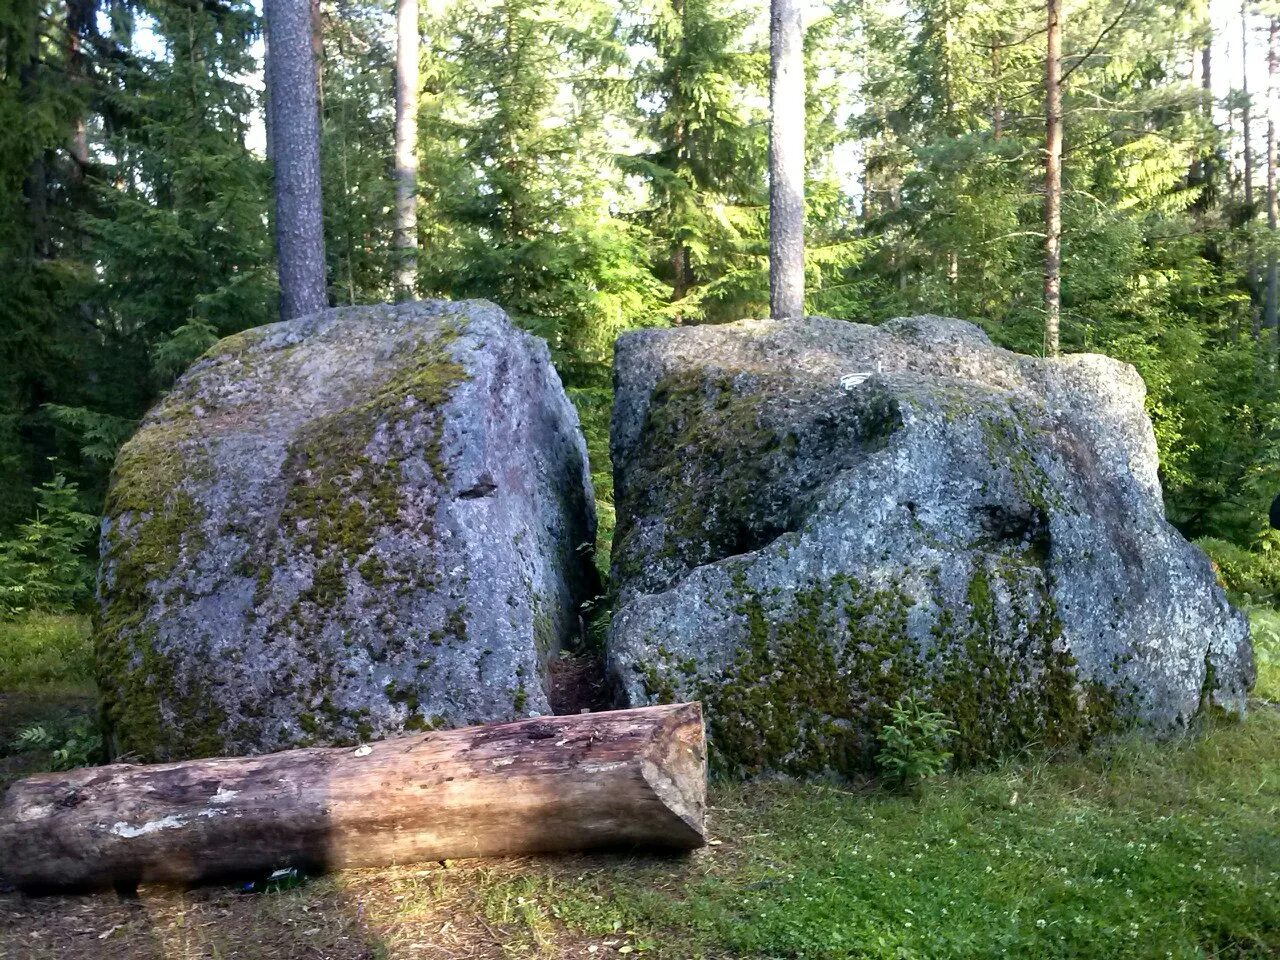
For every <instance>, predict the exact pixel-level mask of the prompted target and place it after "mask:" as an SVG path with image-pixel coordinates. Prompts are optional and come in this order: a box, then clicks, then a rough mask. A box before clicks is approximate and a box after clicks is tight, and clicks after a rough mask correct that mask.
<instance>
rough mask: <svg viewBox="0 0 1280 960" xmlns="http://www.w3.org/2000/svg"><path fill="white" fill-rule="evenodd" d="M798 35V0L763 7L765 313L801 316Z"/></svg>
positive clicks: (801, 82) (801, 56)
mask: <svg viewBox="0 0 1280 960" xmlns="http://www.w3.org/2000/svg"><path fill="white" fill-rule="evenodd" d="M804 108H805V102H804V31H803V28H802V26H801V20H800V4H799V2H798V0H770V5H769V310H770V313H771V315H772V316H773V317H774V318H775V319H777V320H798V319H800V318H801V317H803V316H804V169H805V162H804Z"/></svg>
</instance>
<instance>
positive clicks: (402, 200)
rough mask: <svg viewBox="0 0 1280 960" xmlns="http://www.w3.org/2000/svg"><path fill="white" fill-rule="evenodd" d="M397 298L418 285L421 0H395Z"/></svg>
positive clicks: (407, 297) (407, 296) (406, 297)
mask: <svg viewBox="0 0 1280 960" xmlns="http://www.w3.org/2000/svg"><path fill="white" fill-rule="evenodd" d="M395 182H396V221H395V244H396V256H397V261H396V298H397V299H404V300H412V299H413V295H414V291H415V290H416V289H417V286H418V209H417V194H418V0H396V143H395Z"/></svg>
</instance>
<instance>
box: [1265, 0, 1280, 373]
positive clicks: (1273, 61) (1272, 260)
mask: <svg viewBox="0 0 1280 960" xmlns="http://www.w3.org/2000/svg"><path fill="white" fill-rule="evenodd" d="M1277 43H1280V19H1277V18H1275V17H1272V18H1271V21H1270V24H1269V26H1268V29H1267V232H1268V235H1269V237H1270V240H1271V243H1270V245H1269V246H1270V249H1269V250H1268V252H1267V299H1266V313H1265V314H1264V316H1263V326H1265V327H1266V329H1267V334H1268V338H1269V339H1268V342H1267V345H1266V348H1267V350H1268V352H1273V351H1274V350H1275V348H1276V344H1275V338H1276V313H1277V295H1278V294H1280V291H1278V290H1277V286H1276V281H1277V272H1276V249H1275V240H1276V118H1275V110H1276V107H1275V101H1276V77H1277V69H1278V67H1280V61H1278V60H1277V57H1278V56H1280V49H1278V48H1277Z"/></svg>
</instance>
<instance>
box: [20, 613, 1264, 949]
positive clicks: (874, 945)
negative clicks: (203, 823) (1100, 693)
mask: <svg viewBox="0 0 1280 960" xmlns="http://www.w3.org/2000/svg"><path fill="white" fill-rule="evenodd" d="M1254 617H1255V623H1256V622H1257V617H1258V615H1257V612H1256V611H1255V612H1254ZM1278 619H1280V618H1278ZM1258 633H1259V642H1260V645H1261V646H1265V645H1266V644H1269V643H1270V642H1271V641H1269V640H1267V639H1266V637H1265V636H1264V634H1265V631H1258ZM1267 649H1271V648H1270V647H1267ZM0 650H2V651H3V652H2V653H0V658H2V659H0V728H2V727H3V726H4V724H5V723H6V722H7V723H8V724H9V725H10V726H12V725H13V707H14V704H15V703H19V702H20V703H24V704H26V705H27V708H28V713H30V710H31V709H35V710H36V714H37V715H40V711H44V714H43V715H45V716H47V717H48V718H50V721H52V720H54V719H56V718H57V717H59V716H66V715H67V714H68V711H72V712H74V711H75V710H76V709H86V707H85V701H86V698H88V697H89V696H90V695H91V686H90V681H89V676H90V656H89V648H88V641H87V629H86V627H85V624H84V622H83V621H81V620H78V619H76V618H28V620H26V621H23V622H21V623H16V624H0ZM1259 661H1260V680H1259V689H1260V690H1264V691H1270V690H1274V689H1275V687H1274V685H1275V684H1276V682H1277V680H1278V679H1280V677H1277V671H1276V664H1275V661H1274V660H1267V659H1266V658H1264V657H1262V656H1260V657H1259ZM77 704H79V706H76V705H77ZM5 742H7V741H5ZM0 752H2V751H0ZM2 762H3V761H0V763H2ZM2 775H3V770H0V776H2ZM710 822H711V828H712V832H713V834H714V835H715V837H716V838H717V840H718V842H717V843H716V844H714V845H712V846H710V847H708V848H706V849H705V850H703V851H700V852H698V853H697V854H695V855H693V856H690V857H685V858H675V859H661V858H634V857H619V856H593V857H569V858H558V859H556V858H548V859H540V860H517V861H502V862H496V861H495V862H483V861H463V862H461V863H456V864H454V863H451V864H446V865H441V864H421V865H415V866H412V867H403V868H395V869H389V870H378V871H350V872H347V873H342V874H338V875H335V876H332V877H327V878H321V879H317V880H313V881H310V882H308V883H307V884H305V885H304V886H302V887H301V888H299V889H295V890H288V891H283V892H277V893H265V894H250V893H244V892H241V891H239V890H236V889H234V888H227V887H211V888H204V889H201V890H195V891H173V890H160V889H146V888H144V890H143V892H142V898H141V899H140V900H137V901H129V900H120V899H118V898H116V897H114V896H100V897H91V898H49V899H43V900H32V899H27V898H23V897H19V896H16V895H12V894H10V895H3V896H0V917H3V918H4V919H3V920H2V921H0V956H24V957H31V958H33V960H41V958H46V957H47V958H54V957H57V958H68V960H76V958H80V957H83V958H85V960H89V958H95V960H96V958H98V957H129V958H133V957H137V958H151V957H155V958H157V960H158V958H162V957H163V958H165V960H171V958H186V957H191V958H194V957H241V958H248V960H267V958H276V957H280V958H284V957H300V956H307V957H318V958H333V960H338V958H342V960H348V958H370V960H384V958H385V960H392V958H415V960H416V958H421V957H427V958H433V957H441V958H444V957H451V958H452V957H458V958H461V957H495V958H497V957H591V956H601V957H602V956H626V955H646V956H653V957H669V958H677V960H678V958H686V960H687V958H706V960H710V958H724V957H739V958H789V960H837V958H839V960H851V958H895V960H911V958H920V960H943V958H953V957H954V958H961V957H963V958H988V957H990V958H996V957H1004V956H1008V957H1037V958H1040V957H1047V958H1055V957H1061V958H1067V957H1073V958H1074V957H1082V958H1089V957H1096V958H1115V957H1126V958H1129V957H1132V958H1170V957H1172V958H1188V960H1190V958H1235V960H1244V958H1258V960H1261V958H1269V957H1270V958H1274V957H1278V956H1280V709H1277V708H1276V707H1274V706H1269V705H1265V704H1263V703H1261V702H1258V703H1256V704H1255V709H1254V710H1253V711H1252V712H1251V714H1250V716H1249V718H1248V720H1246V721H1245V722H1244V723H1239V724H1235V723H1222V724H1218V725H1214V726H1211V727H1208V728H1206V729H1204V730H1202V731H1198V732H1197V733H1196V734H1195V735H1192V736H1188V737H1186V738H1184V739H1181V740H1177V741H1173V742H1166V743H1150V742H1142V741H1138V740H1122V741H1118V742H1115V743H1113V744H1110V745H1108V746H1105V747H1102V748H1099V749H1096V750H1095V751H1094V752H1092V753H1091V754H1089V755H1087V756H1084V757H1068V758H1063V759H1060V760H1058V761H1056V762H1048V761H1046V760H1043V759H1035V760H1026V761H1024V762H1019V763H1011V764H1008V765H1005V766H1002V767H998V768H995V769H990V770H979V771H969V772H965V773H961V774H956V775H952V776H949V777H945V778H943V779H940V780H937V781H934V782H933V783H931V784H930V785H929V786H928V787H927V788H926V789H925V791H924V793H923V795H922V796H921V797H919V798H913V797H909V796H900V795H896V794H892V793H887V792H883V791H875V790H870V789H867V790H862V789H853V788H850V787H848V786H847V785H840V784H835V783H807V784H794V783H781V782H758V783H752V784H737V785H734V784H718V785H714V786H713V789H712V809H711V816H710Z"/></svg>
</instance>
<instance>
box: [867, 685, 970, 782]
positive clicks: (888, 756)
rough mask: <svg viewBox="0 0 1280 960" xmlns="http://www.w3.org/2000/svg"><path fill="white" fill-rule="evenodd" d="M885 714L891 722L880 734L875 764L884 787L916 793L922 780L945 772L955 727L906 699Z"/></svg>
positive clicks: (922, 706)
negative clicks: (884, 783) (888, 715)
mask: <svg viewBox="0 0 1280 960" xmlns="http://www.w3.org/2000/svg"><path fill="white" fill-rule="evenodd" d="M889 713H890V715H891V716H892V719H891V720H890V721H889V722H888V723H886V724H885V725H884V726H883V727H882V728H881V730H880V735H879V739H880V752H879V753H878V754H877V755H876V761H877V763H878V765H879V767H880V771H881V774H882V776H883V777H884V779H885V781H886V782H887V783H888V784H890V785H891V786H893V787H895V788H896V789H900V790H905V791H908V792H917V791H919V789H920V786H921V784H923V782H924V781H925V780H928V779H930V778H932V777H936V776H937V775H938V774H940V773H942V772H943V771H944V770H945V769H946V767H947V763H948V762H949V761H950V760H951V751H950V750H949V749H948V747H949V746H950V745H951V739H952V737H953V736H954V735H955V726H954V725H953V724H952V723H951V721H950V720H948V719H947V718H946V717H945V716H944V715H943V714H941V713H939V712H938V711H937V710H930V709H928V708H927V707H926V705H925V704H923V703H921V702H920V701H919V700H917V699H916V698H915V697H910V696H908V697H903V698H901V699H900V700H899V701H898V702H897V703H896V704H894V705H893V706H892V707H890V708H889Z"/></svg>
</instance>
